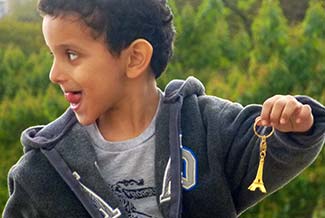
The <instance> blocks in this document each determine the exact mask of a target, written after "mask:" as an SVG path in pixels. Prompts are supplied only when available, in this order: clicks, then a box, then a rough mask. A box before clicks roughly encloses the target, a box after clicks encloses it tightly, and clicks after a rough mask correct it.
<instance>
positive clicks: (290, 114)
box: [280, 96, 303, 125]
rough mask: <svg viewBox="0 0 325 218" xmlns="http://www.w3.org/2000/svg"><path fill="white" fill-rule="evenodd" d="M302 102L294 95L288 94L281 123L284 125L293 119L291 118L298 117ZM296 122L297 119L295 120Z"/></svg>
mask: <svg viewBox="0 0 325 218" xmlns="http://www.w3.org/2000/svg"><path fill="white" fill-rule="evenodd" d="M302 106H303V105H302V104H301V103H300V102H298V101H297V100H296V99H295V98H294V97H292V96H288V97H287V103H286V105H285V106H284V109H283V111H282V114H281V118H280V124H281V125H284V124H286V123H288V121H291V118H294V117H296V113H297V112H298V111H300V109H301V108H302ZM294 122H295V121H294Z"/></svg>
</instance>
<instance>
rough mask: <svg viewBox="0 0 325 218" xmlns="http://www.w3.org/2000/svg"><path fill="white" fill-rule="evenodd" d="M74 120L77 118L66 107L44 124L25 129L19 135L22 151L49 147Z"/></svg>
mask: <svg viewBox="0 0 325 218" xmlns="http://www.w3.org/2000/svg"><path fill="white" fill-rule="evenodd" d="M76 122H77V118H76V117H75V115H74V113H73V111H72V110H71V109H68V110H67V111H66V112H65V113H64V114H63V115H61V116H60V117H59V118H58V119H56V120H55V121H53V122H51V123H49V124H48V125H46V126H33V127H30V128H28V129H26V130H25V131H24V132H23V133H22V135H21V143H22V144H23V146H24V152H25V153H26V152H27V151H29V150H31V149H40V148H44V149H51V148H52V147H53V146H55V144H56V142H57V141H59V140H60V139H61V138H62V136H63V135H65V133H66V132H67V131H68V130H69V129H70V127H71V126H72V125H74V124H75V123H76Z"/></svg>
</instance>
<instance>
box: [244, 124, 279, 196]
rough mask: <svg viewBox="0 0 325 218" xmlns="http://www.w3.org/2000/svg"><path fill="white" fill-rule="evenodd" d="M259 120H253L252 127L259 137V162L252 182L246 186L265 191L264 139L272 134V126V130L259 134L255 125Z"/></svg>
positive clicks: (265, 146)
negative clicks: (265, 133) (266, 133)
mask: <svg viewBox="0 0 325 218" xmlns="http://www.w3.org/2000/svg"><path fill="white" fill-rule="evenodd" d="M259 121H261V118H258V119H256V120H255V123H254V128H253V129H254V133H255V135H256V136H257V137H259V138H260V139H261V143H260V162H259V165H258V169H257V175H256V178H255V179H254V181H253V183H252V184H251V185H250V186H249V187H248V189H249V190H250V191H255V190H256V189H257V188H258V189H259V190H260V191H261V192H263V193H266V189H265V186H264V182H263V168H264V160H265V157H266V149H267V144H266V139H267V138H269V137H271V136H272V135H273V133H274V128H273V127H272V130H271V132H270V133H269V134H268V135H260V134H259V133H258V132H257V130H256V125H257V123H258V122H259Z"/></svg>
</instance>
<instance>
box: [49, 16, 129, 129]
mask: <svg viewBox="0 0 325 218" xmlns="http://www.w3.org/2000/svg"><path fill="white" fill-rule="evenodd" d="M43 35H44V38H45V41H46V44H47V46H48V47H49V49H50V50H51V52H52V54H53V65H52V68H51V72H50V80H51V81H52V82H53V83H56V84H58V85H60V87H61V89H62V91H63V92H64V95H65V97H66V99H67V100H68V102H69V103H70V107H71V109H73V111H74V112H75V114H76V116H77V119H78V120H79V122H80V123H81V124H83V125H88V124H91V123H94V122H95V121H96V120H97V119H98V118H100V117H101V116H105V115H107V114H108V113H109V112H110V111H112V110H115V109H117V108H118V107H119V105H120V104H122V101H123V98H124V99H125V97H123V96H125V95H124V94H125V93H124V92H125V77H126V76H125V70H126V68H125V66H126V62H127V57H126V55H125V54H124V53H123V52H124V51H122V53H121V55H120V56H119V57H113V56H112V54H111V53H110V52H109V51H108V49H107V46H106V44H105V41H104V37H99V38H97V39H94V38H93V36H92V32H91V29H90V28H89V27H87V26H86V25H85V24H84V23H83V22H82V21H81V20H79V19H78V17H77V16H59V17H56V18H54V17H52V16H49V15H46V16H45V17H44V18H43Z"/></svg>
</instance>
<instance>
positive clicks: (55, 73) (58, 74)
mask: <svg viewBox="0 0 325 218" xmlns="http://www.w3.org/2000/svg"><path fill="white" fill-rule="evenodd" d="M49 77H50V80H51V82H52V83H55V84H61V83H63V82H64V81H65V80H66V74H65V72H64V68H62V67H61V66H60V64H59V63H58V62H57V61H56V60H54V61H53V64H52V67H51V71H50V74H49Z"/></svg>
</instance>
